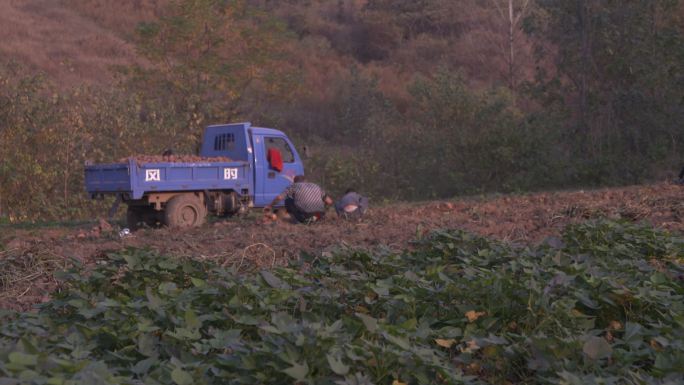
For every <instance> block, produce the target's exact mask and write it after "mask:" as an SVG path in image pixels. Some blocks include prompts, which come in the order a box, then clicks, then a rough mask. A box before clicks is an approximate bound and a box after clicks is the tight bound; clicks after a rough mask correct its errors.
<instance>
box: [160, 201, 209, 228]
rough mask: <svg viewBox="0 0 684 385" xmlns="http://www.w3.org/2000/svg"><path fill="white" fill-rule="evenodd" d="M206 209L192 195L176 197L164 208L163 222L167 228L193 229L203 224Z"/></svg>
mask: <svg viewBox="0 0 684 385" xmlns="http://www.w3.org/2000/svg"><path fill="white" fill-rule="evenodd" d="M206 218H207V209H206V208H205V207H204V205H203V204H202V202H201V201H200V199H199V198H198V197H197V196H195V195H194V194H182V195H176V196H175V197H173V198H171V200H169V201H168V203H167V204H166V207H165V208H164V222H165V223H166V225H167V226H169V227H194V226H201V225H202V224H204V222H205V220H206Z"/></svg>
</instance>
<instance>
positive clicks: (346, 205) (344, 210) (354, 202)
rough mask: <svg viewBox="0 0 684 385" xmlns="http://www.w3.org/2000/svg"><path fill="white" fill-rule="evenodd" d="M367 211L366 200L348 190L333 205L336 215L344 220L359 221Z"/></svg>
mask: <svg viewBox="0 0 684 385" xmlns="http://www.w3.org/2000/svg"><path fill="white" fill-rule="evenodd" d="M366 210H368V198H366V197H364V196H362V195H361V194H359V193H357V192H356V191H354V189H348V190H347V192H345V193H344V195H343V196H342V198H340V200H338V201H337V202H336V203H335V211H336V212H337V215H338V216H339V217H341V218H345V219H360V218H361V217H362V216H363V214H364V213H365V212H366Z"/></svg>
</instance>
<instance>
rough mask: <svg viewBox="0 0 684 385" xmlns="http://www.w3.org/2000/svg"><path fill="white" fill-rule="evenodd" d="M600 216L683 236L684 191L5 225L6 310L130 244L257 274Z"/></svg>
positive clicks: (543, 231)
mask: <svg viewBox="0 0 684 385" xmlns="http://www.w3.org/2000/svg"><path fill="white" fill-rule="evenodd" d="M371 204H372V202H371ZM255 211H257V210H255ZM597 218H613V219H625V220H629V221H635V222H645V223H649V224H651V225H653V226H655V227H657V228H662V229H666V230H669V231H672V232H678V233H681V232H682V231H683V230H684V222H683V219H684V186H679V185H672V184H668V183H661V184H654V185H649V186H633V187H624V188H612V189H600V190H592V191H565V192H543V193H534V194H525V195H507V196H493V197H486V198H485V197H479V198H473V197H471V198H464V199H459V200H452V201H440V202H424V203H402V204H393V205H383V206H381V207H372V208H371V210H370V212H369V213H368V214H367V216H366V217H365V218H364V219H363V220H361V221H359V222H349V221H345V220H341V219H338V218H336V217H335V215H334V213H333V212H330V213H329V215H328V217H327V218H326V219H325V220H323V221H321V222H317V223H314V224H311V225H296V224H292V223H290V222H288V221H287V220H284V219H281V220H276V221H268V220H265V219H264V218H263V217H261V215H260V214H259V213H255V214H253V215H252V216H251V217H248V218H247V219H219V220H217V221H215V222H212V223H210V224H207V225H205V226H203V227H201V228H192V229H187V230H176V229H174V230H172V229H167V228H161V229H143V230H140V231H137V232H135V233H132V234H129V235H124V236H121V235H120V230H121V229H120V228H119V226H117V225H113V226H110V225H109V224H108V223H107V222H105V221H100V224H98V225H94V226H93V224H91V225H84V226H82V227H65V228H42V229H41V228H36V229H31V230H26V229H23V230H19V229H14V228H11V227H10V228H6V227H5V228H0V309H2V308H9V309H16V310H28V309H30V308H31V307H32V306H33V305H34V304H37V303H40V302H43V301H46V300H47V299H48V296H49V294H50V292H52V291H54V290H57V289H58V284H57V282H56V280H55V279H54V278H53V275H52V273H53V272H54V271H55V270H59V269H63V268H64V267H65V266H68V265H69V264H71V263H73V260H74V259H76V260H78V261H80V262H82V263H84V264H86V265H89V264H95V263H97V261H98V259H100V258H102V256H103V255H105V254H106V253H108V252H112V251H117V250H122V249H125V248H129V247H136V248H148V249H151V250H155V251H158V252H160V253H166V254H169V255H178V256H190V257H193V258H204V259H212V260H215V261H217V262H218V263H221V264H224V265H231V266H234V267H235V268H236V269H238V270H240V271H249V270H254V269H258V268H263V267H270V266H273V265H284V264H286V263H287V261H288V260H290V259H295V258H297V257H298V256H299V255H300V253H301V252H307V253H312V254H318V255H320V253H323V252H326V251H330V250H332V249H334V248H337V247H353V248H371V249H372V248H376V247H385V248H389V249H391V250H405V249H407V248H410V247H411V241H412V240H415V239H416V238H420V237H422V236H424V235H426V234H427V233H428V232H429V231H431V230H434V229H439V228H460V229H465V230H468V231H471V232H474V233H477V234H481V235H483V236H487V237H492V238H495V239H499V240H502V241H506V242H512V243H517V244H526V243H527V244H532V243H538V242H542V241H544V239H546V238H547V237H551V236H556V235H558V234H559V233H560V231H561V230H562V229H563V227H565V226H566V225H567V224H569V223H577V222H581V221H586V220H591V219H597Z"/></svg>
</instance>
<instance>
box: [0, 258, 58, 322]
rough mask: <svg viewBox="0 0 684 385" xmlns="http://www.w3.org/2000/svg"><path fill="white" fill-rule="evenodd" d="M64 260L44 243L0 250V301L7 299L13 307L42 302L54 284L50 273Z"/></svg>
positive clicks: (17, 307)
mask: <svg viewBox="0 0 684 385" xmlns="http://www.w3.org/2000/svg"><path fill="white" fill-rule="evenodd" d="M66 263H67V260H66V259H65V258H63V257H61V256H58V255H55V254H54V253H53V252H52V250H51V248H49V247H48V246H46V245H37V246H34V247H30V248H26V249H10V250H6V251H3V252H0V301H3V300H9V301H8V302H10V303H12V304H13V305H14V306H12V307H13V308H14V309H15V310H23V309H24V308H25V306H24V305H25V304H33V303H36V302H41V301H42V300H44V297H46V296H47V295H48V293H50V292H51V291H53V290H54V287H56V286H57V281H56V280H55V278H54V276H53V273H54V272H55V271H57V270H64V269H65V268H66V267H67V265H66Z"/></svg>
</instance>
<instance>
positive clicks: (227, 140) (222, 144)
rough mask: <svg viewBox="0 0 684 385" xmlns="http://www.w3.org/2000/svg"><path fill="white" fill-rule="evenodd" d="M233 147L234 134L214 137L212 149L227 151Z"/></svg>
mask: <svg viewBox="0 0 684 385" xmlns="http://www.w3.org/2000/svg"><path fill="white" fill-rule="evenodd" d="M233 148H235V135H233V134H232V133H227V134H221V135H216V136H215V137H214V151H228V150H232V149H233Z"/></svg>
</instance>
